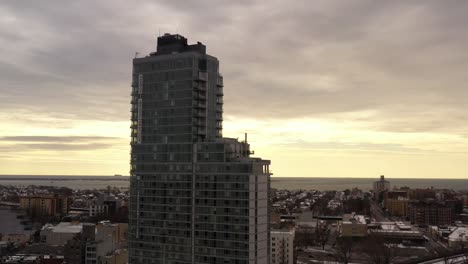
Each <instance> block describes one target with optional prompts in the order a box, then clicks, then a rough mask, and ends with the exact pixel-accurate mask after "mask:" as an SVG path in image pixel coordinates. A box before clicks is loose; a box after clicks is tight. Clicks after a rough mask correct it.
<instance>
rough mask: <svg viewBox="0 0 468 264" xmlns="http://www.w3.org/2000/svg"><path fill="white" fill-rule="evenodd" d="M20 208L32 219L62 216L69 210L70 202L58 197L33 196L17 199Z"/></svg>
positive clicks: (67, 199)
mask: <svg viewBox="0 0 468 264" xmlns="http://www.w3.org/2000/svg"><path fill="white" fill-rule="evenodd" d="M19 200H20V208H21V209H23V210H25V211H26V212H27V213H28V215H29V216H31V217H33V218H39V217H53V216H58V215H64V214H66V213H67V212H68V210H69V209H70V202H71V200H70V199H69V198H68V197H66V196H60V195H35V196H22V197H20V198H19Z"/></svg>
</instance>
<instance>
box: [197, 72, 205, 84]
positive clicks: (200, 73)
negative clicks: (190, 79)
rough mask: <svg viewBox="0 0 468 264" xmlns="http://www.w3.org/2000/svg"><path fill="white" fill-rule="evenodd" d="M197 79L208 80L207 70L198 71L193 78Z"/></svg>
mask: <svg viewBox="0 0 468 264" xmlns="http://www.w3.org/2000/svg"><path fill="white" fill-rule="evenodd" d="M195 79H196V80H197V81H203V82H206V81H208V73H207V72H198V76H196V78H195Z"/></svg>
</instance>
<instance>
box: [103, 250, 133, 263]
mask: <svg viewBox="0 0 468 264" xmlns="http://www.w3.org/2000/svg"><path fill="white" fill-rule="evenodd" d="M98 263H99V264H126V263H128V251H127V250H126V249H119V250H116V251H114V252H113V253H112V254H110V255H107V256H102V257H99V258H98Z"/></svg>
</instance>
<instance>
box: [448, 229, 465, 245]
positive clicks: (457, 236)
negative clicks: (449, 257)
mask: <svg viewBox="0 0 468 264" xmlns="http://www.w3.org/2000/svg"><path fill="white" fill-rule="evenodd" d="M448 246H449V247H450V248H458V249H461V248H468V227H457V228H456V229H455V230H453V231H452V233H451V234H450V235H449V236H448Z"/></svg>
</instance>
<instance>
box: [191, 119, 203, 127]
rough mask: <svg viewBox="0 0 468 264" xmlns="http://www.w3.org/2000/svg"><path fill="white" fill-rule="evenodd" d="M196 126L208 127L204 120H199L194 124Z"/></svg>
mask: <svg viewBox="0 0 468 264" xmlns="http://www.w3.org/2000/svg"><path fill="white" fill-rule="evenodd" d="M193 125H194V126H206V122H205V121H202V120H197V121H194V122H193Z"/></svg>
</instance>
